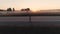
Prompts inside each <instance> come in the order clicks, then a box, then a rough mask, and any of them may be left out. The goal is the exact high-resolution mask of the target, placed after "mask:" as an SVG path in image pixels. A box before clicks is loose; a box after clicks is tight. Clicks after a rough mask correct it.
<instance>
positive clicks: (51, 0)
mask: <svg viewBox="0 0 60 34" xmlns="http://www.w3.org/2000/svg"><path fill="white" fill-rule="evenodd" d="M9 7H11V8H13V7H14V8H15V9H21V8H31V9H32V10H41V9H42V10H44V9H60V0H0V8H1V9H6V8H9Z"/></svg>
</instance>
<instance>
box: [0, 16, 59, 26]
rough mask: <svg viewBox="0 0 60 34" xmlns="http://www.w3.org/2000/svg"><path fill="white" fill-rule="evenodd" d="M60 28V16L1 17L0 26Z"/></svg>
mask: <svg viewBox="0 0 60 34" xmlns="http://www.w3.org/2000/svg"><path fill="white" fill-rule="evenodd" d="M5 25H7V26H14V25H16V26H30V25H33V26H60V16H32V17H31V22H29V17H28V16H26V17H23V16H21V17H0V26H5Z"/></svg>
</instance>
